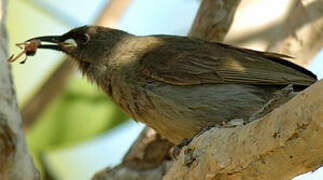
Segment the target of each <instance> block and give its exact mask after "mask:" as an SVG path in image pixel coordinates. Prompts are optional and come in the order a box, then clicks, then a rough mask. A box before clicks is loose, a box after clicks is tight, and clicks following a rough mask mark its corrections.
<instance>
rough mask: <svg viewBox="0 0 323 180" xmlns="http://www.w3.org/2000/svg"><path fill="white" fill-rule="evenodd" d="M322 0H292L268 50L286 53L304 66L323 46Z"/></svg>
mask: <svg viewBox="0 0 323 180" xmlns="http://www.w3.org/2000/svg"><path fill="white" fill-rule="evenodd" d="M322 32H323V0H294V3H293V6H291V9H290V12H289V14H288V16H287V18H286V19H285V21H284V22H283V23H282V24H281V27H280V31H279V33H278V34H277V36H276V37H277V38H276V39H274V40H272V43H271V44H270V45H269V47H268V50H269V51H273V52H277V53H281V54H287V55H290V56H292V57H294V59H292V61H293V62H295V63H297V64H299V65H301V66H306V65H308V64H309V63H310V62H311V61H312V59H313V58H314V56H315V55H316V54H317V53H318V52H319V51H320V50H321V48H322V46H323V34H322Z"/></svg>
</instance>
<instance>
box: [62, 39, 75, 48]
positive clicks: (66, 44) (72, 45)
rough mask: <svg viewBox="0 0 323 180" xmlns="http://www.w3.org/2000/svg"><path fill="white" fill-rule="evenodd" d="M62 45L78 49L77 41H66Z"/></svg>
mask: <svg viewBox="0 0 323 180" xmlns="http://www.w3.org/2000/svg"><path fill="white" fill-rule="evenodd" d="M62 45H63V46H65V47H77V43H76V41H75V40H74V39H72V38H69V39H66V40H65V41H64V42H63V43H62Z"/></svg>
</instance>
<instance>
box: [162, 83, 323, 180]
mask: <svg viewBox="0 0 323 180" xmlns="http://www.w3.org/2000/svg"><path fill="white" fill-rule="evenodd" d="M322 91H323V81H319V82H317V83H315V84H314V85H312V86H311V87H309V88H308V89H306V90H304V91H302V92H301V93H299V94H298V95H297V96H296V97H294V98H293V99H292V100H291V101H289V102H288V103H287V104H285V105H283V106H281V107H280V108H278V109H276V110H274V111H273V112H272V113H270V114H268V115H267V116H265V117H263V118H261V119H259V120H257V121H255V122H253V123H249V124H248V125H246V126H240V127H236V128H227V129H224V128H220V129H218V128H213V129H211V130H210V131H208V132H206V133H204V134H203V135H201V136H199V137H197V138H195V139H194V140H193V142H191V143H190V144H189V146H187V147H185V148H184V149H183V150H182V153H181V154H180V156H179V158H178V160H177V161H175V162H174V163H173V165H172V166H171V167H170V170H169V172H168V173H167V175H166V177H165V178H164V179H165V180H168V179H221V180H225V179H228V180H229V179H230V180H231V179H248V180H249V179H262V180H265V179H268V180H269V179H290V178H292V177H295V176H297V175H299V174H302V173H305V172H308V171H313V170H316V169H317V168H319V167H320V166H322V165H323V141H322V138H321V137H322V136H323V126H322V124H323V94H322Z"/></svg>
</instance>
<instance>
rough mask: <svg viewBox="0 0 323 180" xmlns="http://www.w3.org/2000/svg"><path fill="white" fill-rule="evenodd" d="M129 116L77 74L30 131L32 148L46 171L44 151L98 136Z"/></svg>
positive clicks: (36, 158)
mask: <svg viewBox="0 0 323 180" xmlns="http://www.w3.org/2000/svg"><path fill="white" fill-rule="evenodd" d="M127 119H129V118H128V117H127V116H126V115H125V114H124V113H123V112H122V111H121V110H120V109H119V108H118V107H116V105H115V104H114V103H113V102H112V101H110V99H109V98H108V96H107V95H105V94H104V93H103V92H102V91H101V90H100V89H99V88H98V87H96V85H94V84H90V83H89V82H88V81H87V80H86V79H85V78H82V77H81V76H76V77H73V78H72V79H70V81H69V82H68V85H67V87H65V90H64V91H63V92H62V94H61V95H59V96H58V97H57V98H56V99H55V100H54V101H53V102H51V104H50V105H49V107H48V108H47V109H46V110H45V112H44V113H43V114H42V115H41V116H40V118H39V119H37V121H35V123H34V124H33V125H32V126H31V127H30V128H29V129H28V130H27V133H26V138H27V144H28V148H29V150H30V152H31V154H32V156H33V159H34V161H35V163H36V166H37V167H38V169H39V170H40V171H41V172H42V168H43V167H42V165H41V164H42V163H41V162H40V160H39V158H40V156H41V155H42V154H45V153H46V152H48V151H50V150H54V149H58V148H64V147H68V146H71V145H73V144H76V143H80V142H81V141H84V140H87V139H89V138H91V137H93V136H97V135H99V134H100V133H102V132H105V131H108V130H109V129H111V128H113V127H115V126H117V125H119V124H120V123H123V122H125V121H126V120H127Z"/></svg>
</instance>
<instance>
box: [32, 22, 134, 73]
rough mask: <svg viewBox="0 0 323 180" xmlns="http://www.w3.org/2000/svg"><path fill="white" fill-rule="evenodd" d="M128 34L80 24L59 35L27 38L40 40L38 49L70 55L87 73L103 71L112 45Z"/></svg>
mask: <svg viewBox="0 0 323 180" xmlns="http://www.w3.org/2000/svg"><path fill="white" fill-rule="evenodd" d="M128 36H131V35H130V34H128V33H126V32H124V31H120V30H116V29H111V28H106V27H100V26H82V27H78V28H75V29H72V30H70V31H69V32H67V33H65V34H63V35H60V36H40V37H35V38H32V39H29V40H28V41H26V42H29V41H32V40H38V41H40V42H41V44H40V45H39V47H38V49H51V50H57V51H61V52H64V53H66V54H67V55H69V56H71V57H72V58H73V59H74V60H75V61H76V62H77V64H79V66H80V69H81V71H83V72H84V73H86V74H87V75H91V74H93V73H99V72H102V73H103V71H104V69H105V68H107V66H108V61H109V56H110V54H111V53H112V51H113V49H114V46H117V44H118V42H119V41H121V40H122V39H124V38H125V37H128Z"/></svg>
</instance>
